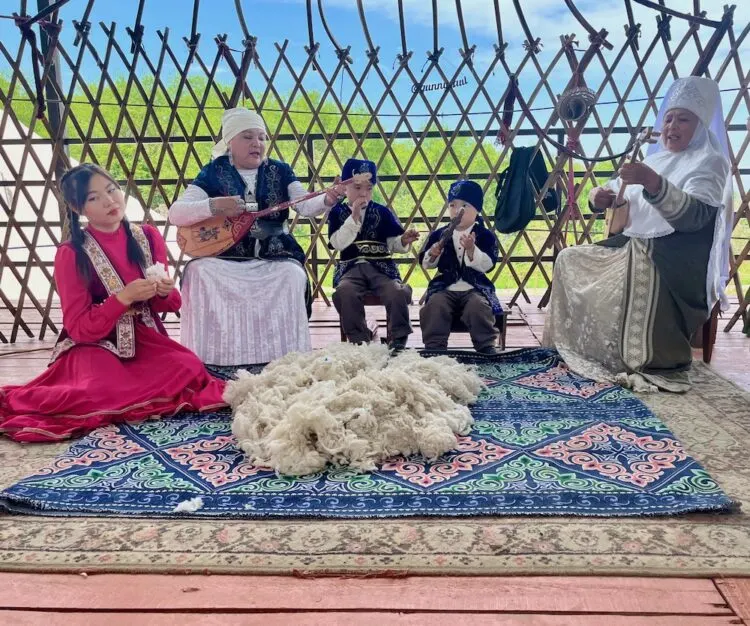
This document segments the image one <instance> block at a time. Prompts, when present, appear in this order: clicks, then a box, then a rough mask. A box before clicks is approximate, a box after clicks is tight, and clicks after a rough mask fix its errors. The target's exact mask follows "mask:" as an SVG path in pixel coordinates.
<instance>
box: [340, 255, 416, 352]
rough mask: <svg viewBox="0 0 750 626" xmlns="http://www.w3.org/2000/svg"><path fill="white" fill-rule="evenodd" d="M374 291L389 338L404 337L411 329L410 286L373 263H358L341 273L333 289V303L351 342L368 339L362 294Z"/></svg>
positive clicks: (363, 296) (369, 336) (368, 332)
mask: <svg viewBox="0 0 750 626" xmlns="http://www.w3.org/2000/svg"><path fill="white" fill-rule="evenodd" d="M368 292H371V293H374V294H375V295H376V296H378V298H380V300H381V302H382V303H383V305H384V306H385V312H386V316H387V318H388V338H389V340H390V341H393V340H396V339H405V338H406V337H407V336H408V335H409V334H410V333H411V332H412V330H411V322H410V321H409V304H411V287H409V285H404V284H403V283H402V282H401V281H398V280H393V279H392V278H388V277H387V276H386V275H385V274H383V273H382V272H380V271H379V270H378V269H377V268H376V267H375V266H374V265H372V263H357V264H356V265H355V266H354V267H353V268H351V269H350V270H349V271H348V272H347V273H346V274H344V276H343V277H342V278H341V281H340V282H339V284H338V287H336V291H335V292H334V293H333V304H334V306H335V307H336V310H337V311H338V312H339V317H341V326H342V327H343V329H344V334H345V335H346V338H347V339H348V340H349V341H350V342H352V343H362V342H368V341H370V339H371V333H370V330H369V329H368V328H367V322H366V320H365V304H364V298H365V294H367V293H368Z"/></svg>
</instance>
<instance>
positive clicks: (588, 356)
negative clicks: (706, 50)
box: [544, 77, 732, 391]
mask: <svg viewBox="0 0 750 626" xmlns="http://www.w3.org/2000/svg"><path fill="white" fill-rule="evenodd" d="M655 129H656V130H660V131H661V137H660V140H659V143H658V144H657V145H655V146H653V147H652V150H651V151H650V153H649V155H648V156H647V157H646V159H645V160H644V161H643V162H641V163H630V164H626V165H623V167H622V168H621V170H620V172H619V174H620V176H619V179H617V180H615V181H611V182H610V183H609V184H607V186H606V187H603V188H602V187H598V188H596V189H594V190H592V192H591V195H590V198H589V199H590V202H591V203H592V204H594V205H595V206H596V207H598V208H600V209H605V208H609V207H610V206H611V205H612V204H613V203H614V200H615V198H616V196H617V192H618V190H619V188H620V185H621V184H623V183H625V184H627V185H628V187H627V188H626V190H625V194H624V198H625V202H624V203H623V204H622V205H621V206H619V207H614V216H613V220H612V228H613V232H618V231H621V232H619V234H616V235H615V236H613V237H610V238H609V239H606V240H605V241H603V242H601V243H600V244H599V245H593V246H577V247H574V248H567V249H566V250H563V252H562V253H561V254H560V255H559V257H558V260H557V262H556V264H555V271H554V280H553V286H552V297H551V300H550V310H549V311H548V314H547V325H546V328H545V333H544V343H545V344H546V345H548V346H552V347H555V348H557V350H558V351H559V352H560V354H561V355H562V357H563V358H564V359H565V361H566V363H567V364H568V365H569V367H570V368H571V369H572V370H573V371H575V372H577V373H579V374H581V375H584V376H588V377H591V378H594V379H596V380H602V381H614V382H618V383H620V384H623V385H625V386H630V387H634V388H635V389H636V390H644V391H647V390H648V391H654V390H656V388H658V389H663V390H668V391H686V390H687V389H689V379H688V370H689V369H690V364H691V360H692V350H691V347H690V338H691V336H692V335H693V333H694V332H695V331H696V330H697V329H698V328H700V326H701V324H703V323H704V322H705V321H706V319H708V317H709V315H710V311H711V309H712V307H713V306H714V304H715V303H716V302H717V301H719V300H722V302H724V301H725V300H726V297H725V296H724V292H723V288H724V285H726V279H727V275H728V269H729V261H728V249H729V246H728V237H729V234H730V229H731V226H728V225H730V224H731V216H732V205H731V197H732V196H731V193H732V192H731V179H730V178H729V163H728V158H727V156H726V155H727V154H728V149H727V143H726V131H725V127H724V121H723V116H722V111H721V99H720V94H719V88H718V85H717V84H716V83H715V82H713V81H712V80H709V79H707V78H698V77H689V78H683V79H679V80H677V81H675V83H674V84H673V85H672V87H671V88H670V89H669V92H668V93H667V96H666V98H665V99H664V103H663V104H662V108H661V110H660V112H659V116H658V117H657V120H656V125H655Z"/></svg>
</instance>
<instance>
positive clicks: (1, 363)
mask: <svg viewBox="0 0 750 626" xmlns="http://www.w3.org/2000/svg"><path fill="white" fill-rule="evenodd" d="M367 315H368V317H370V318H373V319H375V320H377V322H378V326H379V328H380V331H379V332H380V336H382V337H385V335H386V331H385V310H384V309H383V308H382V307H368V308H367ZM37 317H38V314H37ZM52 318H53V321H54V322H55V323H58V324H60V325H61V322H62V314H61V312H60V309H59V307H58V308H55V309H53V315H52ZM25 319H27V320H31V321H30V322H29V328H30V329H31V330H32V332H35V333H37V334H38V330H39V327H40V325H41V318H40V317H39V319H36V318H35V317H34V315H33V314H32V313H29V314H25ZM411 319H412V325H413V326H414V333H413V334H412V335H411V336H410V337H409V346H410V347H413V348H420V347H422V346H423V345H424V344H423V343H422V333H421V331H420V329H419V309H418V307H417V306H413V307H412V309H411ZM11 325H12V317H11V315H10V313H9V312H8V311H7V310H5V309H0V331H2V332H3V333H5V334H6V335H7V334H9V331H10V328H11ZM165 326H166V328H167V332H168V333H169V335H170V336H171V337H172V338H174V339H176V340H179V337H180V320H179V317H177V316H176V315H169V316H167V319H166V320H165ZM740 326H741V325H740V324H737V325H735V327H734V329H733V330H732V331H731V332H729V333H725V332H722V331H719V333H718V335H717V339H716V348H715V350H714V355H713V361H712V367H713V368H714V369H715V370H716V371H718V372H719V373H720V374H722V375H723V376H725V377H726V378H729V379H730V380H731V381H733V382H734V383H735V384H737V385H739V386H741V387H743V388H744V389H747V390H749V391H750V367H748V363H750V338H748V337H746V336H745V335H743V334H742V332H741V329H740ZM543 331H544V312H543V311H541V310H540V309H538V308H537V306H536V301H532V302H530V303H523V302H522V303H521V304H520V305H519V306H515V307H513V308H512V309H511V310H510V312H509V316H508V337H507V344H506V348H507V349H508V350H514V349H518V348H528V347H534V346H538V345H540V342H541V339H542V334H543ZM310 333H311V335H312V342H313V347H314V348H320V347H323V346H325V345H326V344H328V343H331V342H337V341H340V340H341V338H340V331H339V319H338V314H337V313H336V310H335V309H334V308H333V307H332V306H327V305H326V304H325V303H324V302H322V301H316V302H315V304H314V305H313V315H312V318H311V320H310ZM47 337H48V338H47V339H45V340H44V341H39V340H38V339H30V338H28V337H25V336H22V335H19V337H18V340H17V341H16V343H14V344H0V384H20V383H23V382H26V381H27V380H30V379H31V378H33V377H34V376H37V375H38V374H40V373H41V372H42V371H43V370H44V368H45V367H46V365H47V361H48V359H49V355H50V353H51V351H52V347H53V346H54V342H55V338H54V335H53V334H51V333H49V331H48V335H47ZM450 347H452V348H471V341H470V339H469V335H468V334H465V333H464V334H454V335H451V341H450ZM694 354H695V358H696V359H700V358H701V355H700V351H695V353H694Z"/></svg>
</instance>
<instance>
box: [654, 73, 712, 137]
mask: <svg viewBox="0 0 750 626" xmlns="http://www.w3.org/2000/svg"><path fill="white" fill-rule="evenodd" d="M720 101H721V95H720V93H719V85H717V84H716V82H715V81H713V80H711V79H710V78H704V77H702V76H688V77H686V78H678V79H677V80H676V81H674V83H673V84H672V86H671V87H670V89H669V93H668V94H667V104H666V109H665V110H666V111H671V110H672V109H687V110H688V111H690V112H692V113H695V115H697V116H698V119H699V120H700V121H701V122H703V124H704V126H706V128H708V127H710V125H711V118H712V117H713V115H714V108H715V106H716V102H720Z"/></svg>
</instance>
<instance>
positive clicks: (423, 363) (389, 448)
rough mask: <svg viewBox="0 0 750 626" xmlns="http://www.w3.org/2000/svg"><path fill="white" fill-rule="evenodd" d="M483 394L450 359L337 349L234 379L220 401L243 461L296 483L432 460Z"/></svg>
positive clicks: (462, 430)
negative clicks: (399, 458) (326, 473)
mask: <svg viewBox="0 0 750 626" xmlns="http://www.w3.org/2000/svg"><path fill="white" fill-rule="evenodd" d="M482 387H483V385H482V381H481V380H480V378H479V376H477V374H476V372H475V371H474V368H472V367H469V366H466V365H462V364H460V363H458V362H457V361H455V360H454V359H451V358H449V357H447V356H439V357H434V358H429V359H426V358H423V357H421V356H419V354H417V353H416V352H413V351H406V352H403V353H401V354H400V355H398V356H396V357H393V358H390V357H389V355H388V350H387V348H386V347H385V346H380V345H369V346H355V345H352V344H347V343H341V344H334V345H332V346H329V347H327V348H325V349H323V350H316V351H314V352H307V353H297V352H295V353H291V354H287V355H286V356H284V357H282V358H281V359H278V360H277V361H274V362H273V363H271V364H269V365H268V366H266V368H265V369H264V370H263V371H262V372H261V373H260V374H257V375H252V374H249V373H248V372H246V371H240V372H238V379H237V380H235V381H232V382H230V383H229V384H228V385H227V388H226V391H225V393H224V399H225V400H226V401H227V403H229V404H230V406H231V407H232V410H233V414H234V419H233V422H232V432H233V433H234V435H235V437H236V438H237V441H238V444H239V446H240V448H242V450H244V451H245V453H246V454H247V456H248V457H249V460H250V461H251V462H252V463H254V464H256V465H260V466H264V467H271V468H273V469H275V470H276V472H278V473H279V474H287V475H295V476H298V475H303V474H312V473H315V472H320V471H322V470H323V469H324V468H325V466H326V465H327V464H328V463H331V464H333V465H336V466H350V467H352V468H354V469H357V470H361V471H371V470H373V469H375V467H376V466H377V464H378V463H379V462H381V461H383V460H385V459H387V458H389V457H392V456H396V455H399V454H401V455H405V456H408V455H410V454H417V453H419V454H422V455H423V456H424V457H425V458H427V459H431V460H432V459H436V458H437V457H439V456H440V455H441V454H444V453H445V452H447V451H448V450H452V449H453V448H455V446H456V435H457V434H459V435H465V434H467V433H468V432H469V431H470V430H471V426H472V424H473V423H474V420H473V418H472V417H471V413H470V412H469V409H468V407H467V406H466V405H468V404H469V403H471V402H474V401H475V400H476V399H477V395H478V394H479V392H480V391H481V389H482Z"/></svg>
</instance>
